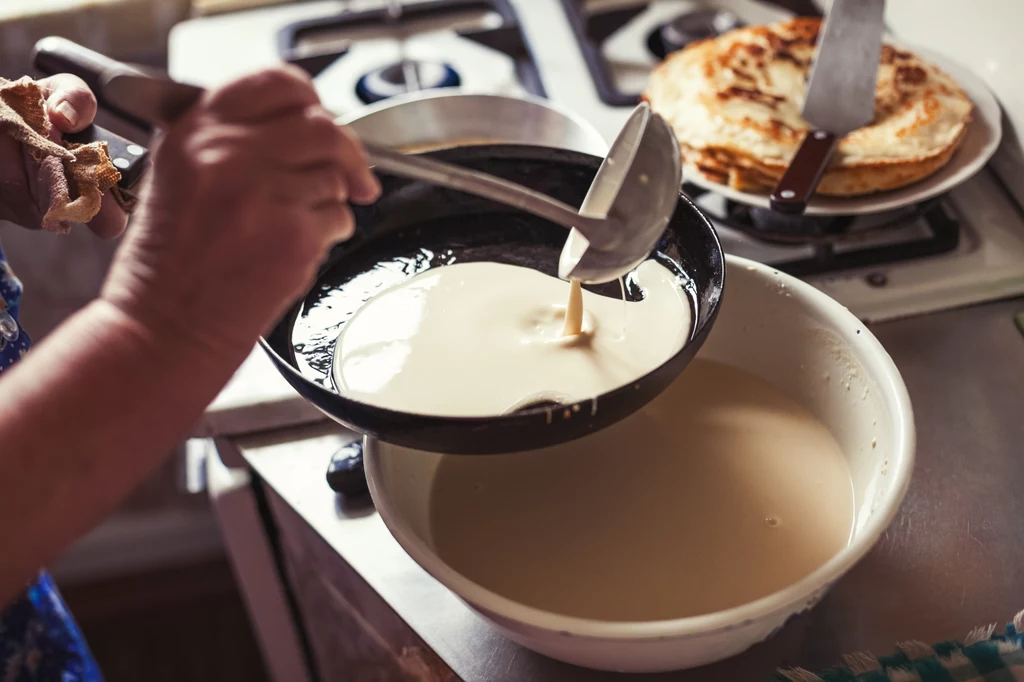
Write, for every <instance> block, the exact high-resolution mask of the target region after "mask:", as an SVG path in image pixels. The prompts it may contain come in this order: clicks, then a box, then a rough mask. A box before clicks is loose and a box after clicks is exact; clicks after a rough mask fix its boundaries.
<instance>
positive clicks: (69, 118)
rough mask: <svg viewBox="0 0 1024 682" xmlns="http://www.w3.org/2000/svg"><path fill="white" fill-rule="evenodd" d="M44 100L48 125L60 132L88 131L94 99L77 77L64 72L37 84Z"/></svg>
mask: <svg viewBox="0 0 1024 682" xmlns="http://www.w3.org/2000/svg"><path fill="white" fill-rule="evenodd" d="M39 85H40V87H42V89H43V96H44V97H45V98H46V113H47V114H48V115H49V117H50V123H52V124H53V125H54V126H56V127H57V129H58V130H60V131H61V132H63V133H77V132H79V131H82V130H84V129H86V128H88V127H89V126H90V125H91V124H92V122H93V119H94V118H96V96H95V95H93V94H92V91H91V90H90V89H89V86H88V85H86V84H85V81H83V80H82V79H81V78H79V77H78V76H72V75H71V74H68V73H62V74H58V75H56V76H50V77H49V78H43V79H42V80H40V81H39Z"/></svg>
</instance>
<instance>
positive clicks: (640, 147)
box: [37, 38, 682, 284]
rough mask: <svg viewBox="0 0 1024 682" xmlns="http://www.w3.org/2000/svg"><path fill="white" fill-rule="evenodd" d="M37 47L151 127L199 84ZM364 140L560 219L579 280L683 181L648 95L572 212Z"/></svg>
mask: <svg viewBox="0 0 1024 682" xmlns="http://www.w3.org/2000/svg"><path fill="white" fill-rule="evenodd" d="M54 41H56V42H54ZM39 50H45V51H47V52H50V53H55V54H59V55H60V58H61V60H62V63H63V65H65V66H66V67H67V70H70V71H71V72H72V73H76V74H77V75H79V76H82V77H86V76H89V77H88V78H86V80H87V81H92V82H95V83H98V84H99V87H100V89H101V92H100V93H97V94H98V95H99V96H101V97H102V99H103V100H105V101H106V102H107V103H108V104H110V105H112V106H114V107H116V108H117V109H119V110H121V111H123V112H125V113H127V114H129V115H131V116H134V117H135V118H137V119H139V120H142V121H146V122H148V123H150V124H152V125H154V126H156V127H158V128H163V129H166V128H168V127H169V126H170V125H171V124H172V123H173V122H174V121H175V120H177V119H178V118H179V117H180V116H181V115H182V114H184V113H185V112H186V111H187V110H188V109H189V108H190V107H191V106H192V105H193V104H195V102H196V101H197V100H198V99H199V98H200V97H201V96H202V95H203V93H204V92H205V91H204V89H203V88H200V87H196V86H194V85H187V84H185V83H179V82H177V81H174V80H171V79H170V78H166V77H163V76H156V75H151V74H146V73H143V72H141V71H139V70H137V69H134V68H132V67H130V66H128V65H126V64H120V63H118V62H114V61H113V60H110V59H108V58H106V57H103V56H101V55H98V54H96V53H94V52H92V51H90V50H87V49H86V48H83V47H82V46H80V45H75V44H74V43H70V41H63V40H61V39H54V38H46V39H44V40H43V41H40V43H39V44H38V45H37V51H39ZM364 147H365V148H366V151H367V153H368V154H369V156H370V160H371V163H372V165H374V166H375V167H376V168H377V169H378V170H381V171H384V172H386V173H390V174H393V175H398V176H402V177H405V178H409V179H414V180H422V181H425V182H428V183H431V184H434V185H439V186H443V187H447V188H449V189H454V190H457V191H461V192H466V193H468V194H473V195H476V196H480V197H483V198H486V199H490V200H492V201H496V202H499V203H502V204H505V205H508V206H512V207H514V208H518V209H520V210H523V211H526V212H528V213H532V214H534V215H537V216H539V217H542V218H545V219H547V220H550V221H551V222H553V223H556V224H559V225H562V226H564V227H566V228H568V229H569V230H570V234H569V238H568V239H567V241H566V244H565V248H564V249H563V251H562V255H561V259H560V261H559V276H560V277H562V278H565V279H570V278H572V279H578V280H580V281H581V282H583V283H585V284H600V283H604V282H609V281H612V280H615V279H618V278H619V277H622V276H623V275H625V274H626V273H628V272H629V271H630V270H632V269H633V268H634V267H636V266H637V265H639V264H640V263H641V262H643V261H644V260H645V259H646V258H647V257H648V256H649V255H650V253H651V251H652V250H653V248H654V246H655V244H657V242H658V239H659V238H660V237H661V235H662V233H663V232H664V230H665V227H666V226H667V225H668V222H669V220H670V219H671V217H672V213H673V211H674V210H675V207H676V204H677V201H678V198H679V187H680V184H681V181H682V165H681V160H680V154H679V147H678V145H677V143H676V139H675V135H674V134H673V132H672V129H671V128H670V127H669V126H668V124H667V123H665V121H664V120H663V119H662V118H661V117H660V116H658V115H656V114H655V113H654V112H652V111H651V109H650V107H649V106H648V105H647V104H646V103H642V104H640V105H639V106H637V107H636V109H634V110H633V113H632V114H631V116H630V117H629V120H628V121H627V122H626V125H625V126H624V127H623V129H622V130H621V131H620V133H619V135H618V137H617V138H616V140H615V142H614V143H613V144H612V146H611V149H610V150H609V152H608V155H607V156H606V157H605V160H604V162H603V163H602V164H601V167H600V169H599V170H598V172H597V175H596V176H595V178H594V181H593V184H592V185H591V187H590V191H589V193H588V194H587V197H586V199H585V200H584V202H583V206H582V207H581V209H580V210H579V211H578V212H577V211H576V210H575V209H574V208H572V207H571V206H569V205H567V204H564V203H562V202H560V201H557V200H555V199H553V198H551V197H549V196H547V195H545V194H542V193H540V192H536V191H534V190H531V189H528V188H526V187H523V186H522V185H519V184H516V183H513V182H509V181H507V180H503V179H501V178H498V177H495V176H493V175H488V174H486V173H481V172H478V171H474V170H470V169H468V168H463V167H459V166H455V165H452V164H448V163H443V162H440V161H437V160H436V159H432V158H428V157H425V156H419V155H406V154H403V153H401V152H399V151H396V150H393V149H389V148H386V147H382V146H378V145H374V144H364Z"/></svg>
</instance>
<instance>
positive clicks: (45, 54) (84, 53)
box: [32, 36, 153, 190]
mask: <svg viewBox="0 0 1024 682" xmlns="http://www.w3.org/2000/svg"><path fill="white" fill-rule="evenodd" d="M32 64H33V66H35V68H36V70H37V71H39V72H40V73H42V74H43V75H46V76H53V75H56V74H58V73H70V74H73V75H75V76H78V77H79V78H81V79H82V80H83V81H85V83H86V85H88V86H89V88H90V89H91V90H92V91H93V93H94V94H95V95H96V101H97V103H98V104H99V106H100V107H101V108H102V109H103V110H104V111H107V112H109V113H110V114H112V115H114V116H117V117H118V118H120V119H123V120H125V121H127V122H129V123H131V124H132V125H134V126H136V127H138V128H140V129H142V130H144V131H146V132H147V133H148V132H152V130H153V127H152V126H151V125H150V124H148V123H146V122H145V121H142V120H139V119H138V118H136V117H134V116H132V115H131V114H129V113H127V112H124V111H121V110H120V109H118V108H117V107H116V106H113V105H112V104H111V103H110V102H108V101H106V98H105V97H104V95H103V82H104V80H105V79H106V78H108V77H109V76H110V75H112V74H115V73H139V71H138V70H136V69H133V68H132V67H130V66H128V65H127V64H123V63H121V62H118V61H116V60H113V59H110V58H109V57H106V56H104V55H101V54H100V53H98V52H94V51H92V50H90V49H88V48H86V47H83V46H82V45H79V44H77V43H74V42H71V41H70V40H67V39H65V38H59V37H56V36H51V37H48V38H43V39H42V40H40V41H39V42H38V43H36V45H35V49H34V50H33V52H32ZM64 139H66V140H69V141H71V142H77V143H79V144H89V143H91V142H106V143H107V147H108V151H109V152H110V159H111V161H112V162H113V164H114V166H116V167H117V169H118V170H119V171H120V172H121V181H120V182H118V183H117V184H118V186H119V187H120V188H121V189H123V190H131V188H132V187H134V186H135V185H136V184H138V182H139V180H140V179H141V178H142V176H143V175H144V174H145V172H146V170H147V168H148V167H149V160H150V159H149V150H148V149H146V148H145V147H143V146H142V145H139V144H136V143H135V142H132V141H131V140H129V139H127V138H125V137H122V136H120V135H118V134H117V133H114V132H111V131H109V130H107V129H106V128H102V127H100V126H97V125H91V126H89V127H88V128H86V129H85V130H83V131H82V132H80V133H73V134H69V135H65V136H64Z"/></svg>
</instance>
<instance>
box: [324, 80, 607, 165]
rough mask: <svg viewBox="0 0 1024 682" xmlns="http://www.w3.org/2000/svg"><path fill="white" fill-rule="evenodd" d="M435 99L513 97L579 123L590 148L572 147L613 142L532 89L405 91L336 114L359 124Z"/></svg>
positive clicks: (601, 147)
mask: <svg viewBox="0 0 1024 682" xmlns="http://www.w3.org/2000/svg"><path fill="white" fill-rule="evenodd" d="M432 100H445V101H451V102H458V101H460V100H461V101H467V100H480V101H487V102H496V103H508V102H509V101H512V102H515V103H516V104H522V105H526V106H532V107H536V108H538V109H546V110H547V111H550V112H551V113H553V114H556V115H559V116H561V117H562V118H564V119H565V120H566V121H568V122H569V123H571V124H572V125H574V126H576V128H577V129H578V131H579V132H580V133H581V134H582V135H583V136H584V137H585V138H586V142H587V148H586V149H574V150H572V151H578V152H580V153H584V154H592V155H594V156H604V155H605V154H607V153H608V149H609V146H610V143H609V142H608V140H606V139H605V137H604V135H602V134H601V132H600V131H599V130H598V129H597V126H595V125H594V124H593V123H591V122H590V121H589V120H587V119H586V118H584V117H583V116H581V115H580V114H579V113H577V112H575V111H573V110H572V109H569V108H567V107H563V106H562V105H560V104H558V103H556V102H552V101H551V100H549V99H544V98H543V97H538V96H537V95H532V94H530V93H517V94H502V93H496V92H487V91H485V90H481V89H479V88H466V87H459V88H444V89H438V90H423V91H420V92H413V93H405V94H401V95H396V96H394V97H389V98H387V99H384V100H381V101H380V102H375V103H374V104H369V105H366V106H364V107H362V108H359V109H355V110H353V111H350V112H347V113H343V114H340V115H338V116H336V117H335V119H334V120H335V122H336V123H338V124H340V125H345V126H352V127H358V125H359V123H360V122H361V121H364V119H369V118H371V117H374V116H377V115H378V114H382V113H384V112H386V111H389V110H391V109H395V108H397V107H412V106H416V105H418V104H421V103H426V104H425V106H426V105H429V102H430V101H432ZM499 144H500V143H499Z"/></svg>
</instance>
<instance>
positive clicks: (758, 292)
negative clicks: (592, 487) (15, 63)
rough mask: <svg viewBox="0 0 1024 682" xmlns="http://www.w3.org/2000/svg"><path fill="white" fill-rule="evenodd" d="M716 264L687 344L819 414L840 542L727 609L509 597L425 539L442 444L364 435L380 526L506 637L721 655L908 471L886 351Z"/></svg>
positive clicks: (787, 283) (745, 266)
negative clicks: (666, 615)
mask: <svg viewBox="0 0 1024 682" xmlns="http://www.w3.org/2000/svg"><path fill="white" fill-rule="evenodd" d="M727 268H728V270H727V277H726V290H725V294H724V297H723V302H722V308H721V311H720V313H719V316H718V321H717V322H716V324H715V327H714V329H713V330H712V332H711V335H710V336H709V338H708V340H707V341H706V343H705V344H704V347H703V348H702V349H701V351H700V353H699V355H698V357H703V358H708V359H713V360H718V361H720V362H725V363H727V364H730V365H733V366H736V367H739V368H742V369H745V370H747V371H750V372H752V373H754V374H756V375H759V376H761V377H763V378H764V379H767V380H768V381H770V382H772V383H773V384H775V385H776V386H778V387H780V388H782V389H783V390H784V391H786V392H787V393H788V394H789V395H790V396H791V397H792V398H794V399H796V400H797V401H798V402H800V403H801V404H803V405H804V406H805V407H807V408H808V409H810V410H811V411H812V412H813V413H814V414H815V415H817V416H818V417H819V418H820V419H821V420H822V421H823V422H824V423H825V424H826V425H827V426H828V427H829V429H830V430H831V431H832V433H833V435H834V436H835V438H836V440H837V441H838V442H839V445H840V446H841V447H842V449H843V452H844V454H845V455H846V459H847V462H848V463H849V467H850V471H851V474H852V476H853V485H854V496H855V506H856V509H855V525H854V531H853V535H852V539H851V541H850V544H849V545H848V546H847V547H846V548H844V549H843V550H841V551H840V552H839V553H838V554H836V555H835V556H834V557H833V558H832V559H831V560H829V561H828V562H827V563H826V564H825V565H823V566H821V567H820V568H819V569H818V570H816V571H814V572H813V573H811V574H810V575H808V576H807V577H805V578H804V579H802V580H800V581H799V582H797V583H794V584H792V585H790V586H789V587H787V588H785V589H783V590H780V591H778V592H775V593H774V594H771V595H769V596H767V597H764V598H761V599H758V600H757V601H754V602H750V603H748V604H744V605H742V606H738V607H735V608H731V609H728V610H725V611H720V612H717V613H712V614H708V615H704V616H698V617H691V618H680V619H677V620H665V621H657V622H645V623H616V622H602V621H595V620H587V619H581V618H570V617H565V616H561V615H557V614H554V613H549V612H545V611H541V610H538V609H535V608H531V607H527V606H524V605H522V604H518V603H516V602H514V601H511V600H509V599H506V598H504V597H502V596H501V595H499V594H496V593H494V592H491V591H490V590H487V589H485V588H483V587H481V586H480V585H477V584H475V583H473V582H471V581H470V580H468V579H466V578H464V577H463V576H461V575H459V574H458V573H457V572H456V571H454V570H453V569H452V568H450V567H449V566H447V565H446V564H445V563H444V562H443V561H441V560H440V559H439V558H438V556H437V555H436V554H435V553H434V551H433V549H432V543H431V536H430V529H429V525H428V518H429V517H428V510H429V505H430V494H431V485H432V482H433V477H434V472H435V469H436V468H437V465H438V463H439V462H440V460H441V457H442V455H437V454H433V453H424V452H416V451H412V450H407V449H403V448H398V447H394V446H390V445H387V444H383V443H380V442H378V441H374V440H372V439H371V440H368V441H367V443H366V447H365V449H364V456H365V465H366V473H367V478H368V480H369V484H370V492H371V494H372V495H373V501H374V503H375V505H376V507H377V511H378V512H379V513H380V515H381V518H383V520H384V522H385V524H387V526H388V528H389V529H390V530H391V533H392V534H393V535H394V536H395V538H396V539H397V540H398V542H399V543H400V544H401V545H402V547H403V548H405V550H406V551H407V552H408V553H409V554H410V555H411V556H412V558H413V559H414V560H415V561H416V562H417V563H419V564H420V566H422V567H423V568H424V569H425V570H426V571H427V572H428V573H430V574H431V575H432V576H434V577H435V578H436V579H437V580H438V581H440V582H441V583H442V584H444V585H445V586H447V587H448V588H449V589H451V590H452V591H453V592H454V593H455V594H457V595H458V596H459V597H461V598H462V599H463V600H464V601H465V602H466V603H467V604H468V605H469V606H470V607H471V608H472V609H474V610H475V611H477V612H478V613H479V614H480V615H482V616H483V617H484V618H485V619H486V620H487V621H489V622H490V623H491V624H492V625H493V626H494V627H496V628H497V629H498V630H499V631H501V632H502V633H504V634H505V635H506V636H507V637H509V638H510V639H512V640H514V641H516V642H519V643H520V644H522V645H523V646H525V647H527V648H530V649H533V650H534V651H537V652H540V653H542V654H546V655H548V656H550V657H552V658H555V659H559V660H562V661H565V662H568V663H573V664H576V665H580V666H585V667H589V668H596V669H601V670H614V671H623V672H655V671H666V670H678V669H683V668H691V667H696V666H699V665H704V664H707V663H711V662H714V661H718V660H721V659H723V658H727V657H729V656H733V655H735V654H738V653H740V652H741V651H744V650H745V649H747V648H749V647H750V646H752V645H754V644H756V643H758V642H760V641H762V640H764V639H766V638H768V637H770V636H771V635H772V634H774V633H775V632H776V631H777V630H778V629H779V628H781V627H782V625H783V624H784V623H785V622H786V621H787V619H789V618H790V617H791V616H793V615H796V614H799V613H802V612H804V611H806V610H808V609H810V608H811V607H813V606H814V605H815V604H816V603H817V602H818V601H819V600H820V599H821V598H822V596H823V595H824V594H825V592H826V591H827V590H828V589H829V588H830V587H831V586H832V584H833V583H835V581H836V580H838V579H839V578H840V577H841V576H842V575H843V574H844V573H846V572H847V571H849V570H850V568H851V567H853V565H854V564H855V563H857V561H858V560H860V559H861V558H862V557H863V556H864V555H865V554H866V553H867V552H868V550H869V549H871V547H872V545H874V544H875V542H877V541H878V539H879V537H880V536H881V535H882V533H883V531H884V530H885V528H886V526H887V525H888V524H889V523H890V521H891V520H892V518H893V515H894V514H895V513H896V510H897V507H898V506H899V504H900V502H901V500H902V499H903V495H904V493H905V492H906V489H907V485H908V484H909V482H910V472H911V470H912V468H913V462H914V446H915V432H914V419H913V413H912V410H911V406H910V399H909V397H908V396H907V390H906V387H905V386H904V384H903V380H902V378H901V377H900V374H899V372H898V371H897V369H896V366H895V365H894V364H893V362H892V360H891V359H890V357H889V355H888V353H886V352H885V349H883V348H882V346H881V344H880V343H879V342H878V340H877V339H875V337H874V336H873V335H872V334H871V333H870V332H869V331H868V330H867V329H865V328H864V326H863V325H862V324H861V322H860V321H859V320H858V319H857V318H856V317H854V316H853V315H852V314H851V313H850V312H849V311H848V310H846V308H844V307H843V306H841V305H840V304H838V303H837V302H836V301H834V300H833V299H831V298H829V297H828V296H826V295H825V294H823V293H821V292H820V291H818V290H817V289H815V288H813V287H811V286H810V285H808V284H805V283H803V282H801V281H799V280H797V279H795V278H793V277H789V276H787V275H784V274H780V273H778V272H776V271H774V270H773V269H772V268H770V267H767V266H764V265H760V264H757V263H754V262H753V261H748V260H745V259H742V258H737V257H734V256H728V257H727ZM638 522H639V521H638Z"/></svg>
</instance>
